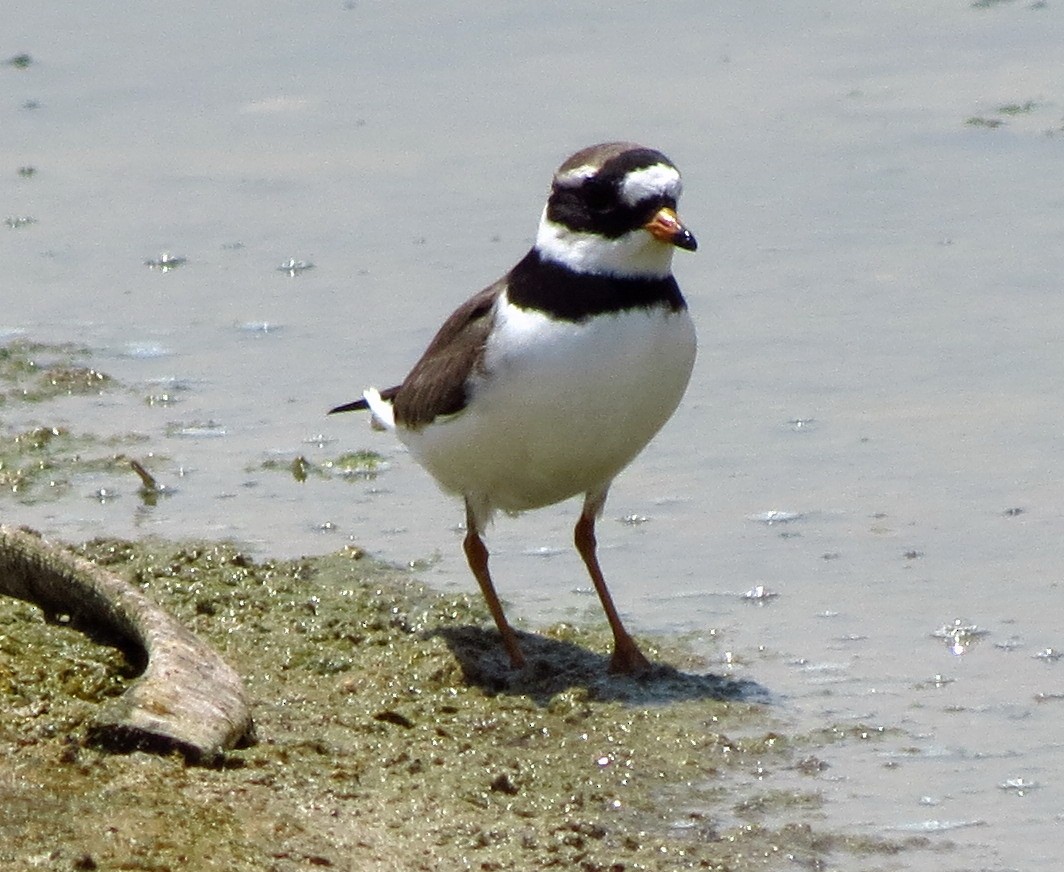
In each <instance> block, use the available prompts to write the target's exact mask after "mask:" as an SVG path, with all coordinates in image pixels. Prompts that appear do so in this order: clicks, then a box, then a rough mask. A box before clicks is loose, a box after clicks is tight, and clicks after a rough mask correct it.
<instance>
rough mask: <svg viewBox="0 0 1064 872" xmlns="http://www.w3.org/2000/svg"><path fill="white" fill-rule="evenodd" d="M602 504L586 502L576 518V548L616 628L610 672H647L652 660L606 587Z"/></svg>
mask: <svg viewBox="0 0 1064 872" xmlns="http://www.w3.org/2000/svg"><path fill="white" fill-rule="evenodd" d="M600 506H601V501H592V500H590V499H589V500H588V501H587V502H586V503H585V504H584V510H583V511H582V512H581V513H580V520H579V521H577V522H576V530H575V533H574V536H573V538H574V539H575V541H576V550H577V551H579V552H580V556H581V557H582V558H583V559H584V565H585V566H586V567H587V572H588V575H590V576H591V581H592V583H593V584H594V585H595V590H596V592H597V593H598V595H599V599H600V600H601V601H602V608H603V610H604V611H605V612H606V620H607V621H609V622H610V629H611V630H613V658H612V659H611V660H610V672H622V673H625V674H628V675H633V674H637V673H640V672H647V671H648V670H649V669H650V661H649V660H647V658H646V657H645V656H644V655H643V652H642V651H640V650H639V646H638V645H636V644H635V641H634V640H633V639H632V637H631V636H629V635H628V631H627V630H626V629H625V628H624V624H622V623H621V617H620V615H618V614H617V609H616V607H615V606H614V605H613V598H612V597H611V596H610V592H609V590H607V589H606V579H605V578H603V576H602V570H601V569H600V568H599V562H598V557H597V555H596V554H595V546H596V542H595V515H596V514H597V511H598V508H599V507H600Z"/></svg>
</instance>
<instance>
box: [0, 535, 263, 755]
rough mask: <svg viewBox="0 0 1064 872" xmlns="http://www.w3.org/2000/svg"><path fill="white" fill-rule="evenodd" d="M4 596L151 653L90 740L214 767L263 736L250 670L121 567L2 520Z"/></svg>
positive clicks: (105, 711) (0, 585)
mask: <svg viewBox="0 0 1064 872" xmlns="http://www.w3.org/2000/svg"><path fill="white" fill-rule="evenodd" d="M0 594H7V595H8V596H13V597H16V598H18V599H21V600H25V601H26V602H29V603H34V604H35V605H38V606H40V607H41V608H42V609H44V611H45V614H46V615H48V616H49V617H50V618H54V617H56V616H58V615H69V616H70V621H71V624H72V625H73V626H75V627H77V628H79V629H94V630H102V631H104V632H106V633H108V634H110V635H113V636H117V637H119V638H121V639H123V640H125V641H127V642H128V643H131V644H132V645H134V646H135V647H136V648H138V649H140V651H141V652H143V655H144V658H145V659H146V661H147V667H146V668H145V670H144V673H143V674H142V675H141V676H140V677H139V678H137V680H136V681H135V682H134V683H133V684H132V685H130V687H129V689H128V690H127V691H126V692H125V693H124V694H122V696H120V697H118V698H117V699H116V700H114V701H113V702H111V703H108V704H107V705H105V706H104V707H103V708H102V709H101V711H100V712H99V713H98V714H97V715H96V717H95V718H94V720H93V724H92V727H91V728H90V731H89V739H90V741H92V742H94V743H96V744H99V745H102V746H103V747H106V748H110V749H112V750H120V751H121V750H131V749H134V748H138V749H144V750H151V751H162V752H170V751H175V750H176V751H178V752H180V753H181V754H183V755H184V756H185V759H186V760H188V761H189V762H191V763H202V764H210V763H213V762H215V761H217V760H218V759H219V757H220V756H221V754H222V752H223V751H225V750H226V749H229V748H233V747H236V746H237V745H240V744H248V743H250V742H252V741H254V724H253V723H252V719H251V710H250V706H249V705H248V700H247V697H246V695H245V691H244V684H243V682H242V681H241V679H240V676H239V675H238V674H237V673H236V672H235V671H234V670H233V669H232V667H230V666H229V664H228V663H226V662H225V661H224V660H223V659H222V658H221V657H220V656H219V655H218V654H217V652H215V651H214V650H213V649H212V648H210V647H209V646H208V645H206V644H204V643H203V642H201V641H200V640H199V639H198V638H197V637H196V636H194V635H193V634H192V633H191V632H190V631H189V630H188V629H186V628H185V627H184V626H182V625H181V624H179V623H178V622H177V621H176V620H175V619H174V618H172V617H171V616H170V615H169V614H167V613H166V612H165V611H164V610H163V609H162V608H160V607H159V606H158V605H156V604H155V603H154V602H152V601H151V600H150V599H148V597H146V596H145V595H144V594H143V593H141V592H140V591H139V590H137V589H136V588H134V587H132V586H131V585H129V584H128V583H127V582H125V581H123V580H122V579H120V578H118V576H116V575H114V574H113V573H110V572H108V571H107V570H105V569H102V568H101V567H99V566H96V565H95V564H94V563H91V562H89V561H88V560H85V559H83V558H80V557H77V556H76V555H74V554H71V553H69V552H68V551H65V550H63V549H61V548H59V547H57V546H54V545H51V544H49V543H48V542H46V541H45V540H44V539H42V538H41V537H40V536H38V535H36V534H35V533H32V532H29V531H26V530H16V529H13V528H11V527H6V526H3V525H0Z"/></svg>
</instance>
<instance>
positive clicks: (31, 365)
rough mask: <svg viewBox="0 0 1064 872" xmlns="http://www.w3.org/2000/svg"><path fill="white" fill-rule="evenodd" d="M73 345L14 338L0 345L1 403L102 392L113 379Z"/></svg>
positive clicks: (78, 347) (85, 350)
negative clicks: (88, 360)
mask: <svg viewBox="0 0 1064 872" xmlns="http://www.w3.org/2000/svg"><path fill="white" fill-rule="evenodd" d="M88 356H89V352H88V350H87V349H85V348H82V347H80V346H76V345H44V344H41V343H37V342H27V341H25V340H21V339H19V340H14V341H12V342H9V343H7V344H6V345H3V346H0V403H3V402H10V401H12V400H20V401H23V402H31V403H39V402H42V401H44V400H51V399H54V398H56V397H61V396H74V395H80V394H99V393H103V392H104V391H106V390H107V389H109V388H110V387H111V386H112V385H113V379H112V378H111V377H110V376H109V375H107V374H106V373H104V372H100V371H99V370H98V369H96V368H95V367H92V366H89V365H88V364H87V363H86V362H85V358H87V357H88Z"/></svg>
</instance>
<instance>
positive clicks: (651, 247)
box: [536, 209, 675, 279]
mask: <svg viewBox="0 0 1064 872" xmlns="http://www.w3.org/2000/svg"><path fill="white" fill-rule="evenodd" d="M674 250H675V249H674V248H673V246H671V245H669V244H668V243H667V242H661V241H660V240H657V239H655V238H654V237H653V236H651V235H650V233H648V232H647V231H646V230H643V229H641V228H640V229H638V230H632V231H631V232H629V233H626V234H624V236H619V237H617V238H616V239H607V238H606V237H604V236H599V235H597V234H595V233H585V232H582V231H578V230H570V229H569V228H568V227H565V226H564V225H562V224H558V223H556V222H554V221H551V220H550V219H549V218H548V217H547V210H546V209H544V210H543V217H542V218H540V219H539V231H538V232H537V233H536V251H538V252H539V253H540V255H541V256H542V257H543V258H545V259H546V260H551V261H554V262H555V263H560V264H561V265H562V266H566V267H568V268H569V269H571V270H572V271H573V272H578V273H592V274H594V275H609V276H617V277H618V278H647V279H663V278H667V277H668V276H669V275H670V274H671V273H672V254H673V251H674Z"/></svg>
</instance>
